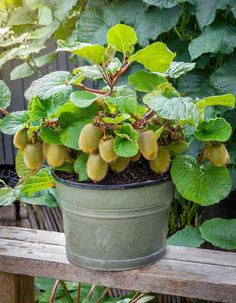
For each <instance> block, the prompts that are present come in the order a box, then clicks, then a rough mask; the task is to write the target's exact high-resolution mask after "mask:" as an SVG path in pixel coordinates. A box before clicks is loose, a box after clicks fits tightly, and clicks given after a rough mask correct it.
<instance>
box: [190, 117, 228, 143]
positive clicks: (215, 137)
mask: <svg viewBox="0 0 236 303" xmlns="http://www.w3.org/2000/svg"><path fill="white" fill-rule="evenodd" d="M231 133H232V127H231V125H230V124H229V123H228V122H226V121H225V119H223V118H215V119H210V120H208V121H203V122H201V123H200V124H199V125H198V127H197V128H196V130H195V132H194V135H195V137H196V139H197V140H199V141H220V142H225V141H228V140H229V138H230V135H231Z"/></svg>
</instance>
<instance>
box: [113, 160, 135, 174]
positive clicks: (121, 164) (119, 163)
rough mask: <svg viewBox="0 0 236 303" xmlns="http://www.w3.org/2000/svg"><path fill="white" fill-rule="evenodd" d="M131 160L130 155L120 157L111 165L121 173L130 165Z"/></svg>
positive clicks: (116, 171) (115, 170)
mask: <svg viewBox="0 0 236 303" xmlns="http://www.w3.org/2000/svg"><path fill="white" fill-rule="evenodd" d="M129 162H130V158H128V157H118V158H117V160H116V161H115V162H112V163H110V164H109V166H110V168H111V170H113V171H114V172H115V173H121V172H122V171H124V170H125V169H126V168H127V167H128V165H129Z"/></svg>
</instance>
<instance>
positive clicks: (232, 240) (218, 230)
mask: <svg viewBox="0 0 236 303" xmlns="http://www.w3.org/2000/svg"><path fill="white" fill-rule="evenodd" d="M200 232H201V235H202V237H203V238H204V239H205V240H206V241H208V242H210V243H212V244H213V245H215V246H217V247H220V248H223V249H236V219H230V220H229V219H221V218H214V219H211V220H207V221H205V222H204V223H203V224H202V225H201V226H200Z"/></svg>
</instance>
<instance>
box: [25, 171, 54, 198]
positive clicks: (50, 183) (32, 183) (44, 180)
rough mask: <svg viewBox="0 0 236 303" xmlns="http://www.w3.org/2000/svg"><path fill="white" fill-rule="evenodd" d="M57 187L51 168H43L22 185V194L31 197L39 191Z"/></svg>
mask: <svg viewBox="0 0 236 303" xmlns="http://www.w3.org/2000/svg"><path fill="white" fill-rule="evenodd" d="M54 186H55V180H54V178H53V177H52V175H51V172H50V170H49V168H42V169H41V170H40V171H39V172H37V173H36V174H34V175H33V176H30V177H29V178H26V179H25V181H24V182H23V183H22V185H21V189H20V194H21V195H27V196H29V197H31V196H32V195H33V194H35V193H36V192H38V191H41V190H44V189H47V188H51V187H54Z"/></svg>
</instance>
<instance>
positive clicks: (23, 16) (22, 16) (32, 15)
mask: <svg viewBox="0 0 236 303" xmlns="http://www.w3.org/2000/svg"><path fill="white" fill-rule="evenodd" d="M36 20H37V11H35V10H31V9H29V8H28V7H27V6H22V7H19V8H17V9H16V10H15V11H14V12H13V13H12V14H10V16H9V20H8V26H10V25H22V24H35V23H36Z"/></svg>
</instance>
